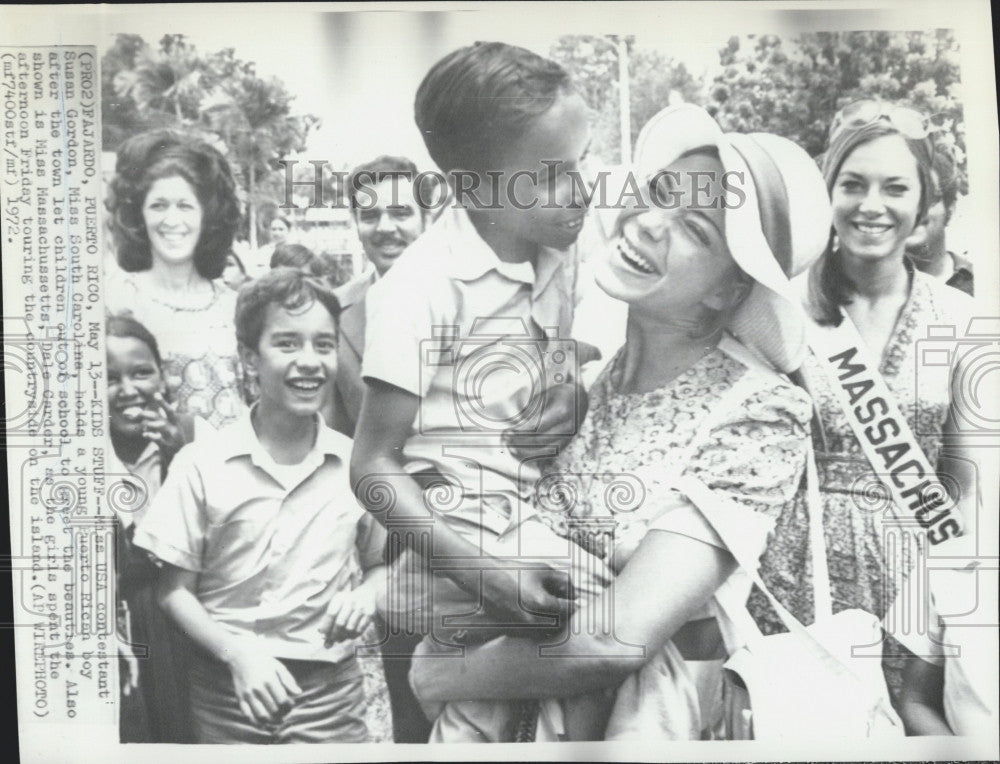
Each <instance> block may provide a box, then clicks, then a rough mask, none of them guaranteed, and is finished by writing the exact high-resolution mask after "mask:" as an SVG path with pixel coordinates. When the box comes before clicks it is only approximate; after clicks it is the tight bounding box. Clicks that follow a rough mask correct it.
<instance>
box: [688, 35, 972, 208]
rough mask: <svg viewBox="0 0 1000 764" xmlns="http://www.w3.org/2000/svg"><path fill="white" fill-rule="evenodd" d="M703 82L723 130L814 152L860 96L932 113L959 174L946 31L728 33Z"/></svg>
mask: <svg viewBox="0 0 1000 764" xmlns="http://www.w3.org/2000/svg"><path fill="white" fill-rule="evenodd" d="M719 57H720V63H721V65H722V67H723V70H722V72H721V73H720V74H719V75H717V76H716V77H715V79H714V81H713V82H712V83H711V85H710V87H709V89H708V103H707V104H706V105H707V107H708V109H709V111H710V112H712V113H713V114H714V116H715V117H716V119H718V121H719V123H720V124H721V125H722V126H723V128H724V129H726V130H734V131H738V132H751V131H762V132H772V133H777V134H779V135H784V136H785V137H787V138H790V139H792V140H794V141H796V142H797V143H798V144H799V145H801V146H802V147H803V148H804V149H806V151H808V152H809V153H810V154H812V155H813V156H815V155H818V154H819V153H821V152H822V151H823V149H824V147H825V143H826V138H827V131H828V129H829V126H830V122H831V121H832V119H833V116H834V114H836V112H837V110H838V109H839V108H840V107H842V106H844V105H845V104H847V103H850V102H851V101H853V100H855V99H858V98H863V97H875V98H881V99H882V100H885V101H892V102H895V103H902V104H906V105H909V106H912V107H914V108H916V109H918V110H919V111H921V112H923V113H924V114H925V115H927V116H929V117H933V119H932V123H931V126H930V127H931V130H932V131H934V133H935V140H936V141H938V142H939V143H942V144H945V145H948V146H949V147H951V148H952V149H953V150H954V153H955V156H956V159H957V160H958V165H959V168H960V183H961V187H962V188H963V190H964V189H965V187H966V181H965V167H966V161H965V127H964V123H963V119H962V103H961V100H960V81H959V76H960V72H959V58H958V46H957V44H956V42H955V39H954V35H953V34H952V33H951V31H950V30H935V31H929V32H888V31H878V32H812V33H806V34H801V35H799V36H797V37H795V38H793V39H791V40H785V39H783V38H781V37H778V36H776V35H761V36H754V35H747V36H745V37H732V38H730V40H729V41H728V43H727V44H726V45H725V46H724V47H723V48H722V49H721V50H720V53H719Z"/></svg>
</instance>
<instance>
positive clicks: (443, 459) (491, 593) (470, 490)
mask: <svg viewBox="0 0 1000 764" xmlns="http://www.w3.org/2000/svg"><path fill="white" fill-rule="evenodd" d="M415 111H416V121H417V125H418V127H419V128H420V130H421V133H422V134H423V135H424V137H425V141H426V143H427V148H428V151H429V153H430V154H431V156H432V158H433V159H434V161H435V162H436V163H437V164H438V165H439V167H440V168H441V170H442V171H444V172H445V173H446V174H447V175H448V176H449V179H450V182H451V184H452V190H453V192H454V194H455V206H454V207H453V208H452V209H448V210H445V212H444V213H443V215H442V216H441V217H440V218H439V219H438V220H437V221H436V222H435V223H434V224H433V225H432V226H431V227H430V228H429V229H428V230H427V231H426V232H425V233H424V235H423V236H421V237H420V238H419V239H417V241H416V242H414V243H413V244H412V245H411V246H410V247H409V248H408V249H407V250H406V251H405V252H404V253H403V254H402V255H401V256H400V257H399V259H398V261H397V263H396V265H395V266H394V267H393V268H392V270H390V271H389V272H388V273H386V274H385V276H384V277H383V278H381V279H380V280H379V281H378V282H377V283H376V284H375V285H373V286H372V288H371V290H370V292H369V295H368V306H367V333H366V343H365V354H364V364H363V370H362V375H363V378H364V379H365V382H366V384H367V389H366V391H365V395H364V403H363V405H362V410H361V416H360V419H359V423H358V428H357V431H356V432H357V434H356V443H355V451H354V459H353V461H352V464H351V474H352V480H353V482H354V486H355V492H356V493H357V495H358V496H359V498H361V499H362V501H364V502H366V504H367V506H368V508H369V510H370V511H372V512H375V513H377V516H378V517H379V519H380V521H381V522H383V523H386V524H387V527H389V529H390V530H392V527H393V525H394V524H395V523H401V524H407V523H411V522H413V521H415V522H417V523H418V524H419V523H420V522H421V521H425V522H426V521H427V520H428V519H433V520H435V522H434V524H433V542H432V550H427V551H428V552H431V551H432V556H433V559H432V561H431V564H432V566H434V567H436V568H438V569H437V570H435V571H429V572H426V573H424V575H425V576H427V577H429V578H430V584H429V588H430V589H431V592H430V593H431V596H432V597H433V602H432V605H431V607H430V610H431V615H432V617H433V625H432V633H433V634H434V635H435V636H436V637H438V638H441V639H443V640H444V641H451V640H453V639H455V638H456V634H455V633H454V631H453V629H454V628H459V627H461V626H463V625H464V626H467V627H469V629H468V630H467V631H466V634H467V636H472V637H475V638H478V639H482V638H483V637H484V635H485V634H487V633H489V634H494V635H495V634H497V633H502V632H509V631H516V630H519V629H520V630H522V633H523V629H524V628H533V629H536V630H538V633H539V634H544V633H545V632H546V631H548V630H551V631H558V619H556V618H554V617H553V616H556V615H559V614H562V615H563V616H565V614H566V613H567V612H568V611H569V610H570V608H571V607H572V604H571V600H572V598H573V597H574V596H575V594H574V590H575V591H576V593H583V594H586V593H589V592H594V591H597V590H599V589H600V588H601V587H602V586H603V585H605V584H606V583H607V582H608V581H609V580H610V572H609V571H608V570H607V569H606V568H605V567H604V566H603V563H601V562H600V561H598V560H596V558H590V557H589V556H587V555H586V553H584V552H583V551H582V550H580V549H575V547H574V545H573V544H572V543H571V542H569V541H568V540H566V539H563V538H560V537H558V536H557V535H556V534H555V533H553V532H552V531H551V530H549V529H548V528H547V527H546V526H545V525H544V524H542V522H541V521H540V520H539V519H538V517H537V516H536V513H535V511H534V508H533V506H532V500H533V498H534V490H535V483H536V481H537V479H538V477H539V461H541V460H544V459H546V458H548V457H551V456H552V455H554V454H555V452H556V450H557V448H558V446H559V445H560V444H561V443H563V442H565V441H566V440H568V437H569V436H571V435H572V434H573V432H575V426H574V423H575V422H576V421H578V417H582V414H581V413H580V412H581V410H582V409H583V408H585V400H586V399H585V395H584V393H583V392H582V390H581V389H580V388H579V387H578V386H577V385H576V384H575V380H574V379H573V372H575V369H571V365H572V364H573V358H572V355H573V345H572V344H571V343H570V342H568V341H567V339H566V338H568V336H569V330H570V328H571V325H572V318H573V297H574V294H575V292H576V289H575V287H576V285H575V278H576V264H577V261H576V253H575V252H574V251H573V250H572V248H573V246H574V244H575V242H576V239H577V236H578V235H579V233H580V230H581V228H582V226H583V222H584V217H585V215H586V204H585V203H584V202H583V200H582V199H581V198H580V197H581V193H580V192H581V191H582V190H583V189H582V188H581V187H580V184H579V180H580V176H579V167H580V165H581V163H582V161H583V160H584V157H585V155H586V153H587V149H588V143H589V137H590V136H589V126H588V114H587V109H586V106H585V104H584V101H583V99H582V98H581V97H580V96H579V95H578V94H577V93H576V92H575V91H574V89H573V87H572V83H571V82H570V79H569V75H568V74H567V73H566V72H565V70H563V69H562V68H561V67H560V66H559V65H558V64H556V63H554V62H552V61H549V60H546V59H543V58H541V57H540V56H537V55H535V54H533V53H531V52H529V51H527V50H524V49H522V48H516V47H512V46H509V45H504V44H501V43H478V44H476V45H473V46H470V47H467V48H462V49H460V50H457V51H455V52H454V53H451V54H449V55H448V56H446V57H445V58H443V59H442V60H441V61H439V62H438V63H437V64H436V65H435V66H434V67H433V68H432V69H431V71H430V72H429V73H428V75H427V76H426V77H425V79H424V81H423V83H422V84H421V86H420V88H419V90H418V92H417V96H416V104H415ZM462 207H464V209H463V208H462ZM557 422H562V423H563V424H564V427H563V428H562V429H561V431H560V428H559V427H556V428H555V431H550V432H548V433H547V434H543V433H545V431H546V430H547V429H548V428H549V427H550V426H551V425H553V424H554V423H557ZM379 484H385V485H379ZM376 487H379V488H384V489H387V490H375V488H376ZM387 495H391V496H392V498H393V503H392V507H391V508H390V509H389V510H388V512H386V511H385V510H386V508H385V507H383V506H380V502H379V499H381V498H384V497H385V496H387ZM442 502H443V503H442ZM411 527H412V526H411ZM400 536H401V539H410V540H409V541H406V542H405V543H411V544H412V543H413V541H412V539H413V538H414V534H412V533H410V534H405V533H400ZM442 561H447V563H448V564H447V565H440V563H441V562H442ZM553 561H560V562H561V567H562V568H563V570H562V571H557V570H555V569H554V568H553V567H552V566H551V563H552V562H553ZM415 567H417V566H416V565H415V564H414V562H413V561H412V559H410V560H407V559H406V556H405V555H404V558H403V560H401V561H400V563H399V564H398V565H397V566H396V569H397V570H402V569H407V568H408V569H410V570H412V569H413V568H415ZM445 567H446V568H447V569H445ZM570 570H572V582H573V583H572V586H571V585H570V584H569V580H568V579H567V576H566V573H567V572H568V571H570ZM432 573H433V575H432ZM420 585H423V586H425V587H426V586H427V582H424V583H423V584H412V583H411V585H409V586H407V587H396V586H394V587H391V591H400V590H404V591H407V592H412V591H414V590H415V588H416V587H417V586H420ZM480 606H481V607H482V609H483V611H484V612H483V613H480V614H478V615H480V616H482V615H485V616H486V617H487V618H491V619H492V620H491V621H490V625H492V626H493V627H498V626H499V627H500V628H499V629H497V628H494V629H493V630H492V631H487V630H485V629H477V628H476V627H475V624H476V623H477V621H476V618H474V617H470V618H467V619H465V621H464V623H456V622H455V620H451V621H450V622H449V620H447V619H448V617H449V616H457V615H460V614H469V613H471V612H472V611H475V610H477V608H478V607H480ZM422 607H425V604H424V603H423V602H406V603H401V606H400V605H395V606H391V607H390V610H393V609H401V610H403V611H404V612H408V613H412V612H414V611H416V610H418V609H419V608H422ZM478 622H479V623H480V624H482V623H484V621H483V620H482V619H480V620H479V621H478ZM446 634H447V635H448V636H445V635H446ZM449 637H450V638H449ZM553 723H554V724H555V726H557V727H558V726H559V725H560V724H561V721H554V722H553ZM517 724H518V715H517V705H516V704H513V703H494V702H488V703H478V702H463V703H450V704H448V705H447V706H446V707H445V710H444V712H443V713H442V714H441V715H440V716H439V718H438V720H437V722H436V724H435V728H434V732H433V733H432V737H431V740H432V742H445V741H469V742H474V741H483V742H486V741H491V742H495V741H504V740H511V739H513V736H514V734H515V729H514V728H515V727H516V726H517Z"/></svg>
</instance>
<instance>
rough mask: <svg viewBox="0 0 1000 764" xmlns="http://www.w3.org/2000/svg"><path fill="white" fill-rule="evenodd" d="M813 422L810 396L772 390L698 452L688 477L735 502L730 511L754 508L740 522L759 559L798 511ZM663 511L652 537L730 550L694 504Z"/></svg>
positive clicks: (744, 406)
mask: <svg viewBox="0 0 1000 764" xmlns="http://www.w3.org/2000/svg"><path fill="white" fill-rule="evenodd" d="M810 414H811V408H810V402H809V397H808V395H807V394H806V393H805V392H804V391H802V390H800V389H799V388H796V387H794V386H792V385H790V384H781V385H768V386H764V387H761V388H760V389H759V390H757V391H755V392H754V393H752V394H751V395H750V396H749V397H747V398H745V399H744V400H742V401H741V402H740V403H739V404H738V405H735V406H732V408H731V409H730V410H729V411H728V412H727V413H726V414H725V415H723V416H722V417H720V419H719V420H718V421H717V423H716V424H715V426H714V427H712V429H711V430H710V431H709V432H708V434H707V435H705V436H703V438H702V440H701V442H699V443H697V444H695V446H694V448H693V451H692V458H691V461H690V463H689V465H688V466H687V468H686V469H685V474H687V475H692V476H694V477H697V478H698V479H699V480H701V481H702V482H703V483H705V484H706V485H707V486H708V488H710V489H711V490H712V491H713V492H715V493H717V494H718V495H719V497H720V498H722V499H727V500H732V501H733V502H735V505H730V506H743V507H746V509H747V513H746V514H745V515H744V516H743V517H742V518H741V519H740V520H739V522H740V523H741V524H742V526H743V537H744V538H745V540H746V543H747V550H748V552H750V553H752V554H753V556H755V557H759V556H760V554H761V553H762V552H763V549H764V546H765V544H766V541H767V537H768V534H769V533H770V531H771V530H772V528H773V527H774V523H775V521H777V520H778V518H779V517H780V516H781V515H782V513H783V512H785V511H786V509H787V508H788V507H790V506H791V505H793V504H794V501H795V497H796V494H797V492H798V489H799V485H800V483H801V480H802V475H803V473H804V471H805V459H806V452H807V447H808V442H807V438H808V437H809V419H810ZM660 503H662V504H663V506H664V507H665V509H666V510H667V511H665V512H664V513H663V514H661V515H660V516H659V517H657V518H656V519H654V520H653V521H652V522H651V523H650V528H651V529H658V530H667V531H671V532H674V533H681V534H683V535H686V536H690V537H692V538H697V539H699V540H701V541H704V542H705V543H709V544H713V545H715V546H722V543H721V541H720V539H719V538H718V535H717V534H716V533H715V531H714V530H713V529H712V528H711V526H710V525H709V523H708V522H707V521H706V520H705V518H704V517H703V516H702V514H701V513H700V512H699V511H698V510H697V509H696V508H695V506H694V505H693V504H691V503H690V502H687V501H685V502H683V504H682V505H681V506H677V504H676V503H672V502H670V501H668V500H666V497H663V499H661V501H660ZM671 504H672V507H671ZM734 520H735V518H734Z"/></svg>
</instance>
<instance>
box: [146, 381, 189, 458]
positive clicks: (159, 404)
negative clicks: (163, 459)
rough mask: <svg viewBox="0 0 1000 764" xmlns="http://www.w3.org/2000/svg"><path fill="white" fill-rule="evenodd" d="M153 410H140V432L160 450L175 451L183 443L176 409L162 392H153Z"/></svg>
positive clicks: (182, 434)
mask: <svg viewBox="0 0 1000 764" xmlns="http://www.w3.org/2000/svg"><path fill="white" fill-rule="evenodd" d="M152 403H153V404H155V410H152V411H151V410H148V409H147V410H146V411H143V412H142V418H143V420H145V421H144V424H143V430H142V434H143V436H144V437H145V438H146V439H147V440H150V441H152V442H153V443H156V444H157V445H158V446H159V447H160V448H161V449H162V450H164V451H169V452H171V453H175V452H177V451H179V450H180V449H181V447H182V446H184V445H185V439H184V433H183V431H182V430H181V426H180V419H179V418H178V415H177V411H176V410H175V409H174V407H173V406H172V405H170V404H169V403H167V400H166V399H165V398H164V397H163V394H162V393H158V392H157V393H153V401H152Z"/></svg>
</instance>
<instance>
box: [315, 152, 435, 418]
mask: <svg viewBox="0 0 1000 764" xmlns="http://www.w3.org/2000/svg"><path fill="white" fill-rule="evenodd" d="M417 175H418V173H417V167H416V165H415V164H414V163H413V162H412V161H411V160H409V159H407V158H406V157H399V156H385V155H383V156H380V157H378V158H376V159H373V160H371V161H370V162H365V163H364V164H361V165H359V166H357V167H355V168H354V170H353V171H352V172H351V175H350V177H349V179H348V187H347V190H348V193H349V194H350V203H351V216H352V217H353V218H354V224H355V226H356V227H357V230H358V238H359V239H360V240H361V246H362V248H363V249H364V253H365V258H366V259H367V260H368V263H369V266H368V267H366V268H365V269H364V271H363V272H362V273H361V275H360V276H358V277H357V278H355V279H353V280H351V281H349V282H347V283H346V284H344V285H343V286H341V287H340V288H339V289H337V292H336V294H337V297H338V299H339V300H340V305H341V314H340V347H339V349H338V358H337V364H338V365H337V382H336V390H335V393H334V397H335V409H334V410H335V415H334V417H335V421H334V422H333V424H332V427H333V428H334V429H335V430H339V431H340V432H342V433H344V434H345V435H347V436H349V437H354V428H355V427H356V426H357V423H358V414H359V413H360V412H361V398H362V395H363V394H364V390H365V384H364V382H362V381H361V358H362V356H363V354H364V348H365V295H366V294H367V292H368V288H369V287H370V286H371V285H372V284H374V283H375V281H376V280H377V279H379V278H380V277H382V276H384V275H385V273H386V272H387V271H388V270H389V269H390V268H391V267H392V265H393V263H395V262H396V259H397V258H398V257H399V256H400V255H401V254H402V252H403V250H404V249H406V247H407V246H409V245H410V244H411V243H412V242H413V241H414V240H415V239H416V238H417V237H418V236H419V235H420V234H422V233H423V232H424V228H426V226H427V223H428V209H427V205H421V204H418V200H417V198H416V193H415V191H414V188H413V182H414V179H415V178H416V177H417Z"/></svg>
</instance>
